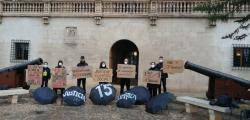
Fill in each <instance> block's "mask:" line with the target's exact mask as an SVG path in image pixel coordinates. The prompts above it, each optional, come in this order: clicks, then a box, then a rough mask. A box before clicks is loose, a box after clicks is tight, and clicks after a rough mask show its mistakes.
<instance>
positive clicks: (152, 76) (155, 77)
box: [143, 70, 161, 85]
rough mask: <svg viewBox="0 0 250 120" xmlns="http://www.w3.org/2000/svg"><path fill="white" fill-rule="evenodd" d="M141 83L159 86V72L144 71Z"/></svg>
mask: <svg viewBox="0 0 250 120" xmlns="http://www.w3.org/2000/svg"><path fill="white" fill-rule="evenodd" d="M143 81H144V82H146V83H151V84H158V85H159V84H160V83H161V72H160V71H153V70H149V71H145V72H144V74H143Z"/></svg>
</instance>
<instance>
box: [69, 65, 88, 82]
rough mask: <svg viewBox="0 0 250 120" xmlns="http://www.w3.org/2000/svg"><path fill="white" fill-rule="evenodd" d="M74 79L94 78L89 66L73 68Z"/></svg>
mask: <svg viewBox="0 0 250 120" xmlns="http://www.w3.org/2000/svg"><path fill="white" fill-rule="evenodd" d="M72 73H73V77H74V78H76V79H80V78H89V77H92V69H91V67H89V66H85V67H74V68H72Z"/></svg>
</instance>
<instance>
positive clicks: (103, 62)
mask: <svg viewBox="0 0 250 120" xmlns="http://www.w3.org/2000/svg"><path fill="white" fill-rule="evenodd" d="M99 68H100V69H108V67H107V65H106V63H105V61H102V62H101V63H100V66H99ZM99 84H108V82H99Z"/></svg>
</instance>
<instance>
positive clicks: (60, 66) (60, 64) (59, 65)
mask: <svg viewBox="0 0 250 120" xmlns="http://www.w3.org/2000/svg"><path fill="white" fill-rule="evenodd" d="M55 68H64V69H65V67H64V66H63V61H62V60H59V61H58V63H57V66H56V67H55ZM58 89H60V90H61V94H60V95H61V97H62V95H63V92H64V90H65V88H53V90H54V91H55V93H56V94H57V91H58Z"/></svg>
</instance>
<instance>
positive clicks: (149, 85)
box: [147, 67, 159, 88]
mask: <svg viewBox="0 0 250 120" xmlns="http://www.w3.org/2000/svg"><path fill="white" fill-rule="evenodd" d="M148 70H154V71H159V70H158V68H157V67H154V68H149V69H148ZM147 87H152V88H158V87H159V85H157V84H151V83H147Z"/></svg>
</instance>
